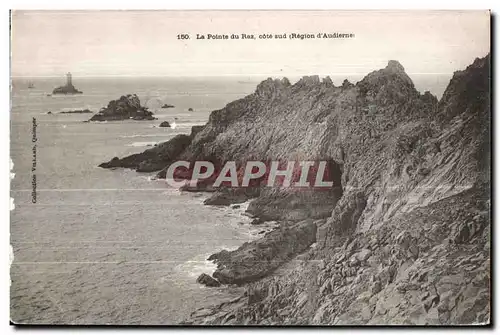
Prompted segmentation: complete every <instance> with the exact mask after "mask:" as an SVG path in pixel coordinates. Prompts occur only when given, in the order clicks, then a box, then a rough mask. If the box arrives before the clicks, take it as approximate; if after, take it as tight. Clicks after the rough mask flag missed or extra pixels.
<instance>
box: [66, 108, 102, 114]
mask: <svg viewBox="0 0 500 335" xmlns="http://www.w3.org/2000/svg"><path fill="white" fill-rule="evenodd" d="M92 113H94V112H92V111H91V110H90V109H88V108H86V109H75V110H72V111H62V112H59V114H92Z"/></svg>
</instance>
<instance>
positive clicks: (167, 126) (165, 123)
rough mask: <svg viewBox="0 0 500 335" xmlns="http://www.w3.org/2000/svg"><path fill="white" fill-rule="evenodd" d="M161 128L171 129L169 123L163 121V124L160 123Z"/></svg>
mask: <svg viewBox="0 0 500 335" xmlns="http://www.w3.org/2000/svg"><path fill="white" fill-rule="evenodd" d="M159 127H166V128H170V123H168V121H163V122H162V123H160V125H159Z"/></svg>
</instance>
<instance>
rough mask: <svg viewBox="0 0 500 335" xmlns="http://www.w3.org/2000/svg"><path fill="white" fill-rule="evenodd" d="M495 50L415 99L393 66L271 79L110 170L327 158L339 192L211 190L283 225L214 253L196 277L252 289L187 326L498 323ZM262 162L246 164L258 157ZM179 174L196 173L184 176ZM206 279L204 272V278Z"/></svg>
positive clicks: (223, 201)
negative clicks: (440, 88)
mask: <svg viewBox="0 0 500 335" xmlns="http://www.w3.org/2000/svg"><path fill="white" fill-rule="evenodd" d="M489 76H490V57H489V55H488V56H486V57H484V58H481V59H479V58H478V59H476V60H475V61H474V63H473V64H471V65H470V66H469V67H467V68H466V69H465V70H462V71H457V72H455V73H454V75H453V78H452V79H451V81H450V83H449V85H448V87H447V89H446V91H445V92H444V94H443V97H442V98H441V99H440V100H438V99H437V98H436V97H434V96H433V95H432V94H430V93H429V92H425V93H424V94H420V93H419V92H418V91H417V90H416V89H415V86H414V84H413V82H412V80H411V78H410V77H409V76H408V75H407V74H406V73H405V71H404V68H403V66H402V65H401V64H399V63H398V62H397V61H389V63H388V65H387V67H386V68H384V69H381V70H378V71H373V72H371V73H369V74H368V75H367V76H366V77H365V78H363V79H362V80H361V81H360V82H358V83H357V84H355V85H354V84H351V83H349V82H347V81H344V83H343V85H342V86H339V87H336V86H335V85H334V84H333V82H332V81H331V79H330V78H328V77H327V78H324V79H323V80H320V78H319V77H318V76H308V77H303V78H302V79H300V80H299V81H298V82H297V83H295V84H293V85H292V84H291V83H290V82H289V81H288V79H286V78H284V79H281V80H279V79H271V78H269V79H267V80H265V81H263V82H262V83H260V84H259V85H258V86H257V89H256V91H255V93H253V94H251V95H249V96H247V97H245V98H242V99H240V100H237V101H234V102H231V103H229V104H228V105H227V106H226V107H225V108H223V109H221V110H216V111H213V112H212V113H211V115H210V118H209V121H208V123H207V124H206V125H204V126H201V127H197V128H196V129H195V127H193V129H192V131H191V134H190V135H178V136H177V137H175V138H173V139H172V140H170V141H168V142H165V143H162V144H160V145H158V147H155V148H153V149H149V150H146V151H145V152H143V153H139V154H135V155H131V156H128V157H125V158H122V159H119V158H116V157H115V158H113V159H112V160H111V161H109V162H107V163H103V164H101V165H100V166H101V167H104V168H116V167H124V168H132V169H136V170H137V171H138V172H153V171H154V172H157V177H158V178H165V169H166V168H167V167H168V166H169V164H171V163H172V162H173V161H175V160H187V161H189V162H194V161H197V160H208V161H211V162H214V163H217V162H218V163H220V162H226V161H229V160H232V161H236V162H237V164H238V168H240V167H241V166H243V165H244V163H245V162H246V161H247V160H260V161H267V160H269V159H279V160H280V161H285V162H286V161H287V160H288V161H290V160H298V159H300V160H318V159H321V160H327V161H329V162H330V164H329V165H328V168H327V172H328V174H329V175H330V176H332V178H333V179H334V180H336V181H337V183H336V184H335V185H336V187H332V188H331V189H330V190H328V191H321V192H319V191H316V190H306V191H304V190H300V191H299V190H294V189H275V188H266V187H262V185H257V187H253V188H249V189H227V188H223V189H213V188H212V186H211V182H213V181H207V180H205V181H203V180H202V181H200V182H198V184H197V185H196V187H193V188H186V189H185V190H188V191H212V192H213V193H212V194H211V197H210V198H209V199H207V200H206V201H205V203H206V204H209V205H221V206H229V205H232V204H235V203H236V204H238V203H242V202H245V201H250V204H249V207H248V209H247V212H248V213H249V214H250V215H253V216H254V217H255V218H256V219H257V222H256V223H258V222H262V221H269V220H276V221H278V222H279V228H277V229H275V230H274V231H272V232H269V233H266V234H265V235H264V236H263V237H261V238H260V239H258V240H256V241H252V242H249V243H245V244H244V245H242V246H241V247H240V248H238V249H237V250H234V251H221V252H218V253H216V254H214V255H212V256H211V257H210V258H209V259H210V260H212V261H215V263H216V264H217V270H216V271H215V272H214V273H213V275H212V276H213V278H212V277H210V276H209V275H207V274H206V276H201V278H199V279H200V281H203V282H205V283H209V285H210V286H217V285H219V284H227V285H233V284H234V285H243V286H244V287H245V291H246V292H245V294H244V295H243V296H242V297H240V298H238V299H235V300H233V301H231V302H227V303H224V304H221V305H218V306H214V307H213V308H208V309H207V308H205V309H202V310H198V311H196V312H194V313H193V315H192V316H191V318H190V319H189V320H187V321H186V322H185V323H186V324H233V325H241V324H335V325H341V324H463V323H486V322H489V320H490V305H489V297H490V193H489V185H490V142H489V136H490V104H489V102H490V95H489V92H490V90H489V88H490V82H489ZM249 156H251V157H249ZM177 177H180V178H186V179H188V178H189V171H188V173H185V174H184V175H179V176H177ZM207 276H208V277H207Z"/></svg>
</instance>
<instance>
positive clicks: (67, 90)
mask: <svg viewBox="0 0 500 335" xmlns="http://www.w3.org/2000/svg"><path fill="white" fill-rule="evenodd" d="M82 93H83V92H81V91H79V90H77V89H76V88H75V86H73V85H72V84H70V85H64V86H60V87H57V88H54V90H53V91H52V94H82Z"/></svg>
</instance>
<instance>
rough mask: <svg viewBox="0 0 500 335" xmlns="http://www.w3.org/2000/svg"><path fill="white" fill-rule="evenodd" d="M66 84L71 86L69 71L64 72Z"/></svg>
mask: <svg viewBox="0 0 500 335" xmlns="http://www.w3.org/2000/svg"><path fill="white" fill-rule="evenodd" d="M66 86H68V87H71V86H73V83H72V82H71V73H70V72H68V73H66Z"/></svg>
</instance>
